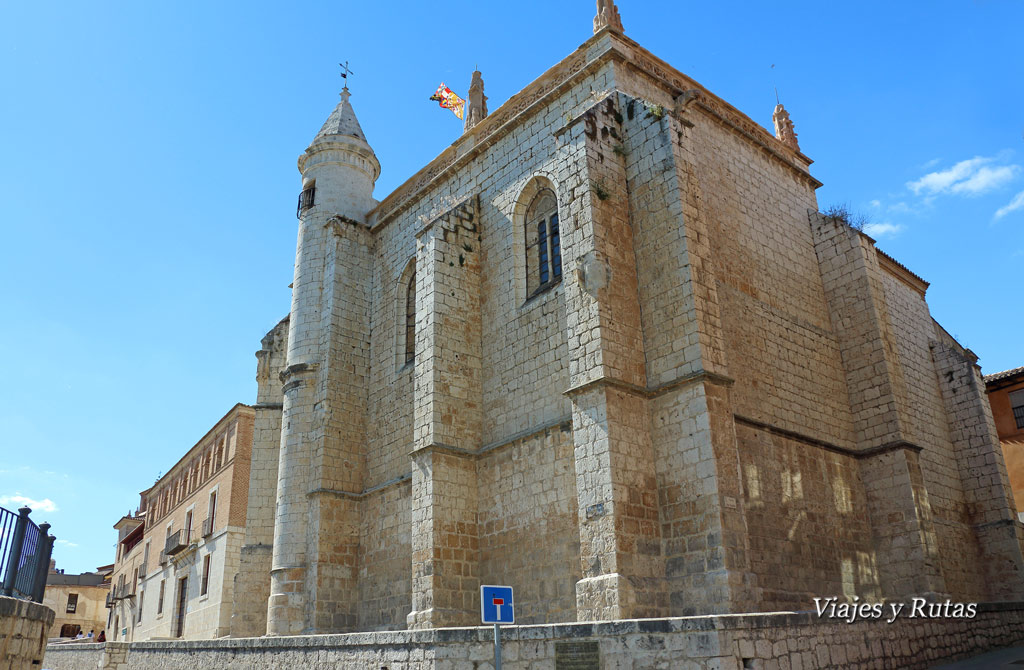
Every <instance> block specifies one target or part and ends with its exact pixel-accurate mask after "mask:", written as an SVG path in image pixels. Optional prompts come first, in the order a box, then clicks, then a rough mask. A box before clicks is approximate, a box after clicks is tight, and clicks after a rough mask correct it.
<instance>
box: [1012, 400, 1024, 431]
mask: <svg viewBox="0 0 1024 670" xmlns="http://www.w3.org/2000/svg"><path fill="white" fill-rule="evenodd" d="M1013 418H1014V419H1016V420H1017V427H1018V428H1024V405H1021V406H1020V407H1014V408H1013Z"/></svg>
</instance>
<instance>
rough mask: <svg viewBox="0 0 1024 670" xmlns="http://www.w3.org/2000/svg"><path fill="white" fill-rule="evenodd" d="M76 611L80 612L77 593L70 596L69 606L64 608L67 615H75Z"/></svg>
mask: <svg viewBox="0 0 1024 670" xmlns="http://www.w3.org/2000/svg"><path fill="white" fill-rule="evenodd" d="M76 611H78V594H77V593H69V594H68V606H67V607H66V608H64V613H65V614H74V613H75V612H76Z"/></svg>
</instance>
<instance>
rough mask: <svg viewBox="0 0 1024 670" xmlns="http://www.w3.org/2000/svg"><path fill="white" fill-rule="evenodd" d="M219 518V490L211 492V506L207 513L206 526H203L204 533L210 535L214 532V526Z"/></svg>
mask: <svg viewBox="0 0 1024 670" xmlns="http://www.w3.org/2000/svg"><path fill="white" fill-rule="evenodd" d="M216 518H217V492H216V491H211V492H210V508H209V511H208V512H207V513H206V526H205V527H204V528H203V535H210V534H211V533H213V526H214V524H215V523H216Z"/></svg>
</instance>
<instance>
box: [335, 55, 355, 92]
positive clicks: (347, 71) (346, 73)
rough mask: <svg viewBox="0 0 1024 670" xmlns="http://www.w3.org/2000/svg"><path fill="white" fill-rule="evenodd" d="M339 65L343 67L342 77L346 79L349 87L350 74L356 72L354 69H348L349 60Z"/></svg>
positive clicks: (346, 85)
mask: <svg viewBox="0 0 1024 670" xmlns="http://www.w3.org/2000/svg"><path fill="white" fill-rule="evenodd" d="M338 67H340V68H341V78H342V79H344V80H345V88H348V76H349V75H350V74H355V72H353V71H352V70H350V69H348V61H345V62H344V63H338Z"/></svg>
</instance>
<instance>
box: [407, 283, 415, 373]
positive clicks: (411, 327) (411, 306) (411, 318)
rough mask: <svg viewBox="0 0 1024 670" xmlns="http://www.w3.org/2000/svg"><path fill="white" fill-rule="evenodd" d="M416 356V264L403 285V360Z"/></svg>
mask: <svg viewBox="0 0 1024 670" xmlns="http://www.w3.org/2000/svg"><path fill="white" fill-rule="evenodd" d="M415 358H416V264H415V263H413V269H412V273H411V274H410V275H409V282H408V284H407V285H406V287H405V362H406V363H412V362H413V360H415Z"/></svg>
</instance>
